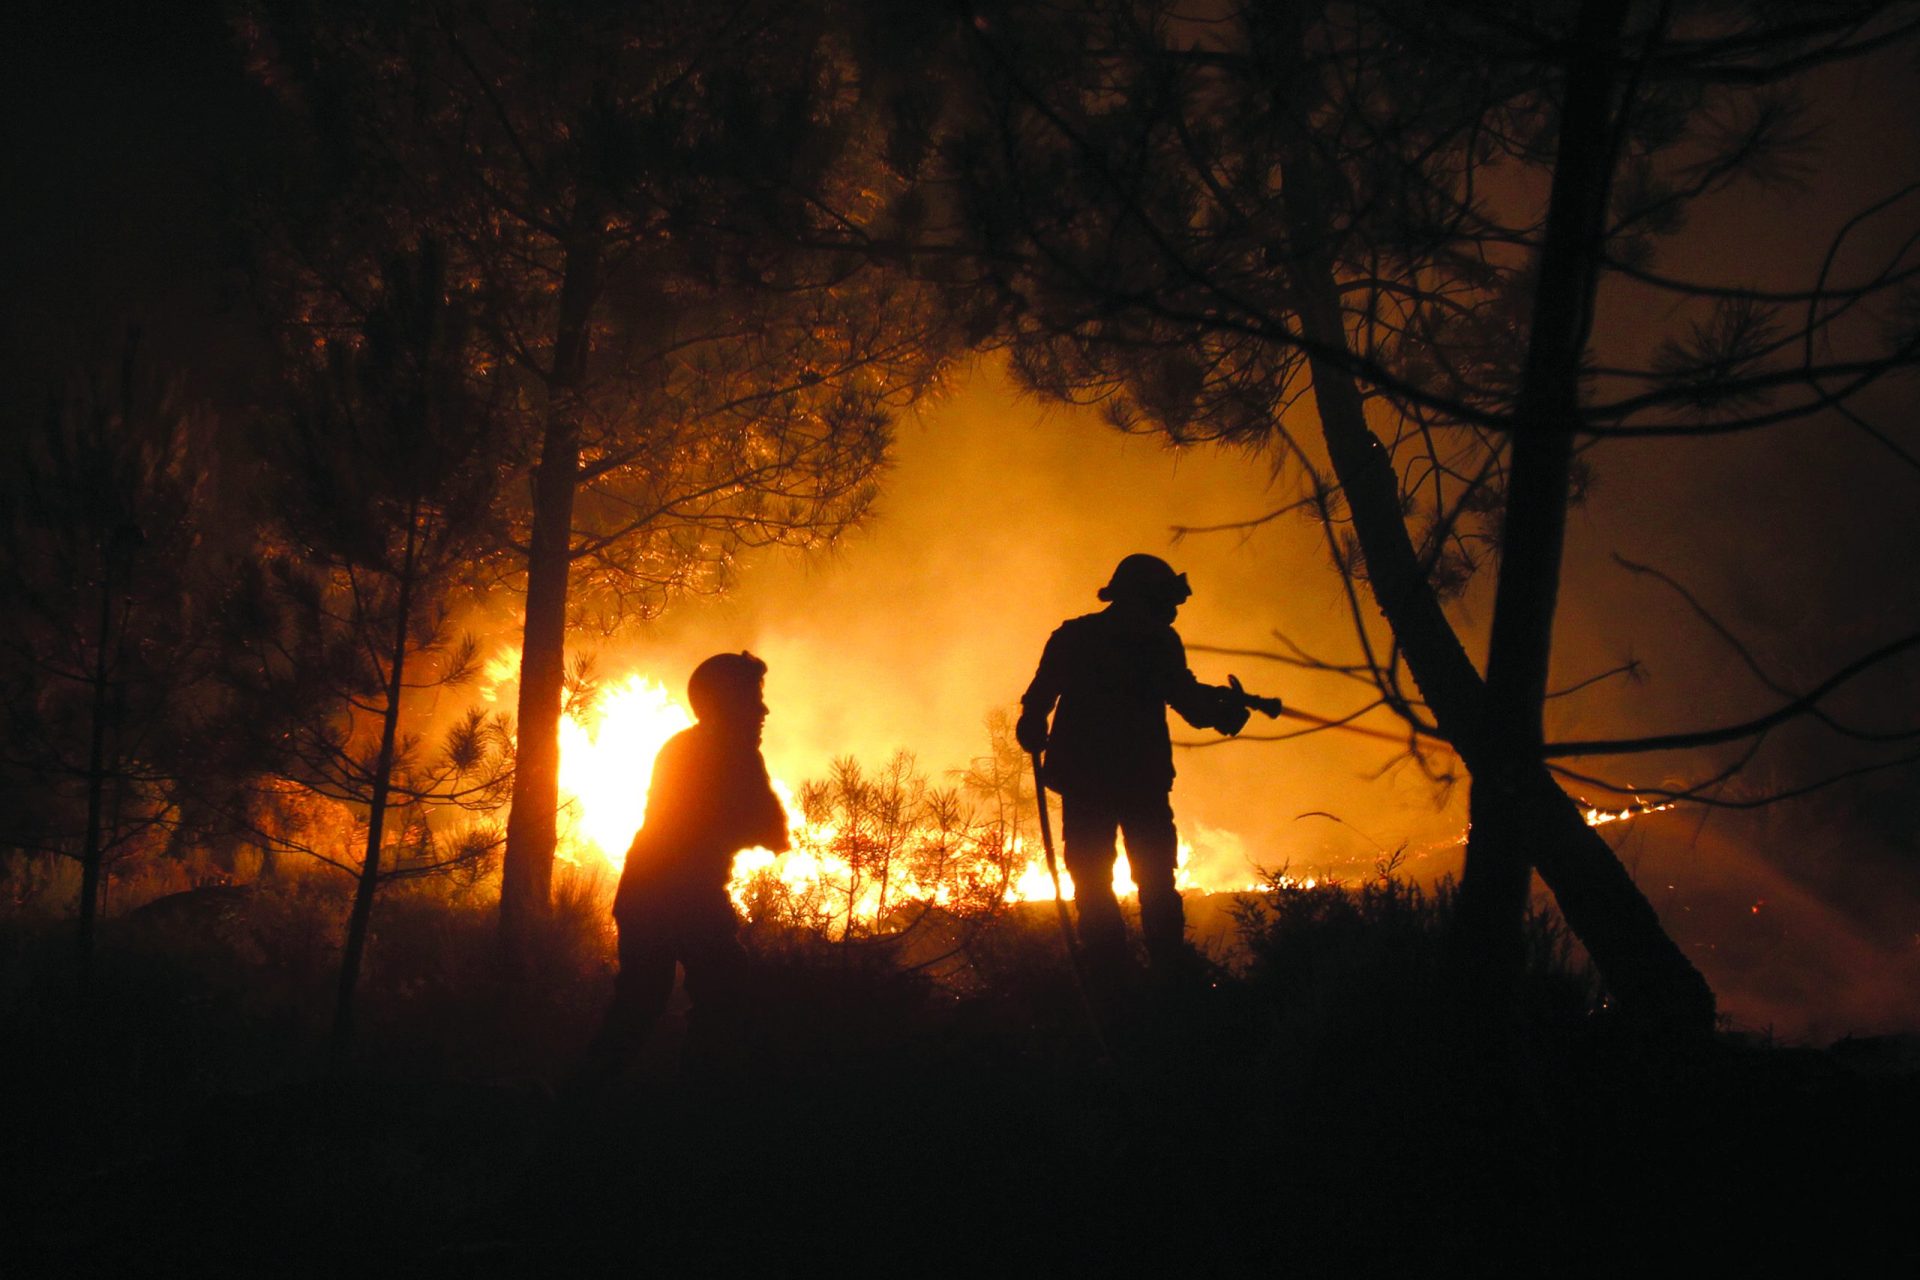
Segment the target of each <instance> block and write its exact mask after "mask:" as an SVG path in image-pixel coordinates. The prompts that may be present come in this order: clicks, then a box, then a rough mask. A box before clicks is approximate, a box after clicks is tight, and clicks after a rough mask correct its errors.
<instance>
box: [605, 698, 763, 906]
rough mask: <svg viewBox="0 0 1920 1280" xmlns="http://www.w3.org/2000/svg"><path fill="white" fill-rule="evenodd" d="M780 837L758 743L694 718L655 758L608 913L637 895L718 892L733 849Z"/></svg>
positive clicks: (730, 864)
mask: <svg viewBox="0 0 1920 1280" xmlns="http://www.w3.org/2000/svg"><path fill="white" fill-rule="evenodd" d="M787 843H788V841H787V815H786V811H785V810H783V809H782V808H781V807H780V800H779V798H778V797H777V796H775V795H774V794H773V784H772V783H771V782H770V781H769V779H768V777H767V764H766V761H765V760H763V759H762V758H761V756H760V748H759V746H758V745H757V744H755V743H754V742H753V741H752V740H751V739H749V738H741V737H738V736H736V735H730V734H727V733H725V732H722V731H720V730H719V729H716V728H715V727H713V726H710V725H708V724H706V723H704V722H703V723H701V724H696V725H694V726H693V727H692V728H691V729H686V730H683V731H682V732H680V733H677V734H675V735H674V736H673V737H672V738H670V739H668V741H667V745H666V746H664V747H662V748H660V754H659V756H658V757H656V758H655V760H654V763H653V784H652V786H651V788H650V789H649V790H648V792H647V816H646V821H645V823H644V824H643V825H642V826H641V828H640V831H639V834H637V835H636V836H634V838H633V846H632V848H630V849H628V850H627V865H626V868H625V869H624V870H623V871H622V872H621V875H620V888H619V891H618V893H617V894H616V895H615V897H614V906H613V909H614V913H615V914H616V915H618V914H621V913H622V912H623V911H625V910H628V909H630V908H631V907H632V906H633V905H634V904H635V903H637V902H639V901H640V900H642V899H658V898H663V897H670V898H683V897H685V896H687V895H689V894H701V893H707V894H711V893H713V892H716V891H717V892H722V893H724V892H725V890H726V884H727V878H728V876H729V875H730V874H731V873H732V869H733V855H734V854H736V853H738V852H739V851H740V850H742V849H751V848H755V847H762V848H768V849H773V850H776V851H778V850H783V849H785V848H786V847H787Z"/></svg>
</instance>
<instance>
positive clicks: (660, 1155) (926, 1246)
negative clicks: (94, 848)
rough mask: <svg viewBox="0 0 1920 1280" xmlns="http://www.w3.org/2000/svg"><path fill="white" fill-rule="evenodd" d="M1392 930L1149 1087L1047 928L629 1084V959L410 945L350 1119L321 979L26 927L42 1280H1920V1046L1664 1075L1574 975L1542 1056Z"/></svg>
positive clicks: (1319, 966)
mask: <svg viewBox="0 0 1920 1280" xmlns="http://www.w3.org/2000/svg"><path fill="white" fill-rule="evenodd" d="M1388 905H1389V910H1388V911H1387V913H1386V915H1385V916H1380V915H1378V913H1377V912H1376V914H1375V915H1374V916H1369V917H1366V918H1360V917H1354V918H1349V919H1344V920H1341V919H1330V918H1326V915H1325V913H1320V915H1319V916H1318V917H1315V913H1311V912H1309V913H1305V914H1304V915H1303V914H1301V913H1295V917H1296V918H1294V919H1292V920H1291V922H1290V923H1288V924H1287V925H1286V928H1287V929H1288V930H1290V932H1289V933H1287V935H1286V936H1284V937H1281V936H1279V935H1277V934H1275V933H1274V932H1273V930H1274V929H1275V928H1277V927H1279V926H1277V925H1276V924H1275V923H1274V922H1273V921H1271V920H1270V921H1269V925H1268V930H1267V932H1266V933H1264V934H1262V933H1260V932H1258V931H1256V932H1255V933H1254V934H1253V935H1251V936H1250V939H1249V941H1250V958H1249V959H1248V962H1247V963H1246V964H1245V965H1243V966H1241V967H1240V968H1239V969H1238V970H1237V971H1236V972H1235V973H1233V974H1227V973H1224V972H1221V973H1215V974H1213V975H1211V977H1210V978H1208V979H1206V980H1203V981H1200V982H1197V983H1194V984H1190V985H1189V986H1187V987H1185V988H1183V989H1180V990H1178V991H1172V992H1166V991H1153V990H1146V989H1143V990H1141V991H1139V992H1137V993H1134V995H1133V996H1132V997H1131V998H1130V999H1129V1000H1127V1001H1125V1002H1124V1003H1123V1004H1122V1006H1121V1007H1120V1008H1118V1009H1117V1010H1115V1011H1114V1012H1113V1013H1112V1014H1111V1015H1110V1016H1109V1019H1108V1021H1107V1024H1106V1029H1107V1032H1108V1048H1109V1050H1110V1053H1107V1054H1103V1052H1102V1050H1101V1048H1100V1046H1099V1044H1098V1043H1097V1042H1096V1041H1095V1039H1094V1037H1093V1036H1092V1035H1091V1034H1090V1033H1089V1032H1088V1030H1087V1026H1086V1022H1085V1020H1084V1018H1083V1016H1082V1014H1081V1010H1080V1006H1079V1004H1078V1001H1077V998H1076V995H1075V992H1074V989H1073V986H1072V984H1071V982H1070V981H1069V980H1068V978H1067V977H1066V973H1065V970H1064V968H1063V966H1062V965H1061V964H1060V963H1059V959H1058V954H1057V952H1056V951H1054V950H1053V949H1052V948H1053V945H1054V944H1053V939H1052V938H1051V937H1050V936H1049V935H1048V934H1047V933H1046V932H1045V931H1044V929H1043V928H1040V927H1037V926H1038V925H1039V924H1043V923H1044V922H1043V921H1041V922H1035V921H1021V920H1017V919H1016V920H1011V921H1008V922H1007V923H1006V924H1005V925H1004V926H1003V927H1002V929H1001V931H1000V933H999V936H998V937H997V938H994V939H988V940H984V941H982V942H981V944H980V946H979V948H978V951H977V959H978V964H977V968H976V971H975V972H974V973H973V974H971V975H970V977H969V981H968V982H967V984H965V987H964V989H956V988H955V987H954V986H953V985H952V984H950V983H949V984H942V983H939V982H933V981H930V980H927V979H925V978H924V977H920V976H915V975H912V974H902V973H901V972H900V971H899V969H898V968H897V967H896V966H893V965H890V964H885V963H878V962H875V960H874V959H873V958H872V957H871V956H863V955H861V954H860V953H858V952H854V951H847V950H843V949H838V948H834V947H831V946H826V945H820V946H816V947H813V948H810V949H809V948H805V947H792V946H789V947H784V948H780V949H777V950H776V951H775V952H774V954H773V956H772V958H771V960H770V962H769V976H768V984H769V985H768V1011H767V1015H766V1017H765V1019H764V1021H763V1024H762V1029H761V1033H760V1035H759V1037H758V1041H757V1042H756V1043H754V1044H752V1045H750V1046H744V1047H735V1048H733V1049H729V1050H725V1051H713V1052H707V1053H701V1052H699V1050H698V1046H693V1047H691V1048H690V1049H689V1051H688V1053H687V1054H686V1055H684V1056H683V1054H682V1048H683V1046H682V1045H681V1044H679V1043H678V1036H679V1033H680V1030H681V1024H680V1023H679V1021H678V1020H675V1021H674V1022H672V1023H671V1024H670V1025H668V1026H666V1027H663V1028H662V1032H661V1034H660V1035H659V1036H658V1037H657V1038H656V1041H655V1044H654V1046H653V1049H652V1052H651V1053H650V1056H649V1058H648V1060H647V1061H645V1062H643V1063H641V1064H639V1065H638V1068H637V1069H636V1070H635V1071H634V1072H633V1073H631V1074H630V1075H629V1076H628V1077H626V1078H624V1079H621V1080H617V1081H613V1082H602V1083H599V1084H595V1085H583V1084H581V1083H579V1082H577V1081H575V1080H573V1078H572V1072H573V1069H574V1065H575V1059H576V1057H577V1053H578V1049H579V1046H580V1045H581V1044H582V1043H583V1042H584V1040H585V1038H586V1036H587V1034H588V1033H589V1031H590V1030H591V1026H592V1018H593V1011H594V1009H595V1007H596V1006H597V1004H598V1002H599V1001H600V999H601V998H603V996H604V991H605V975H604V973H603V972H600V971H599V970H598V962H597V961H596V960H595V959H594V956H593V954H592V953H591V948H586V949H580V948H575V949H573V950H569V949H568V947H567V946H565V945H561V946H558V947H557V948H556V951H555V954H554V955H553V956H551V957H549V958H548V960H549V968H548V969H547V970H546V971H545V976H544V977H542V978H541V979H539V980H521V981H519V982H510V981H507V980H505V979H503V978H501V977H500V976H499V975H497V974H488V973H485V972H484V971H483V966H481V965H480V963H479V961H478V960H472V959H471V957H473V956H476V955H477V954H478V948H479V946H480V943H479V941H478V938H479V931H480V926H479V925H478V924H471V922H469V923H470V927H469V925H462V924H461V923H460V921H459V920H458V919H457V918H454V917H453V916H451V915H450V916H449V918H448V919H446V920H442V921H440V922H439V923H438V925H434V924H433V922H432V920H431V919H430V918H429V917H423V918H422V919H425V920H426V923H424V924H423V923H422V922H421V920H414V921H412V922H411V923H409V922H408V921H406V920H404V919H403V920H397V921H395V922H394V924H393V926H392V927H391V929H390V934H391V936H390V937H389V938H388V939H386V945H387V948H388V963H387V965H386V967H385V968H384V969H383V970H382V971H381V972H380V973H379V974H378V975H375V976H374V977H373V978H372V979H371V980H372V981H373V987H372V989H371V990H370V991H369V998H368V1006H367V1013H366V1020H365V1029H364V1034H363V1037H362V1043H361V1052H360V1055H359V1057H358V1058H357V1060H356V1065H355V1068H354V1071H353V1072H352V1074H351V1076H350V1077H349V1078H347V1079H346V1080H345V1081H343V1082H341V1083H338V1084H327V1083H324V1082H323V1080H322V1073H321V1071H320V1067H319V1064H320V1062H321V1060H322V1059H321V1055H320V1052H319V1045H318V1041H317V1031H316V1027H317V1026H318V1025H320V1023H321V1020H320V1019H318V1018H317V1016H316V1015H315V1011H314V1008H313V1007H312V1004H313V1002H312V1000H310V999H308V998H307V997H308V996H310V995H311V994H312V992H303V991H302V989H301V987H302V981H303V977H302V973H303V971H302V968H301V965H300V964H299V963H297V962H295V961H288V960H286V959H285V958H284V957H280V958H275V956H273V955H267V954H265V953H264V952H262V951H261V950H259V949H258V948H256V950H255V951H253V952H247V951H245V949H244V948H241V949H240V950H239V951H237V952H236V951H235V950H234V941H233V938H232V937H231V936H227V937H226V938H225V940H224V941H222V940H221V939H219V938H215V939H212V940H209V939H207V938H206V937H205V936H202V935H196V937H195V939H194V940H193V941H192V943H191V944H188V943H186V942H183V941H182V940H181V939H180V938H179V937H177V936H175V937H168V936H165V935H164V934H153V933H149V934H140V933H138V931H135V930H131V929H123V930H121V931H120V934H119V935H118V936H117V937H113V938H110V939H109V942H110V946H109V948H108V951H107V953H106V954H105V955H104V956H103V964H102V968H101V973H100V975H99V978H98V980H97V981H96V983H95V985H94V993H93V995H92V996H91V997H90V998H89V999H88V1000H86V1001H79V1000H77V999H75V998H73V997H72V996H71V994H70V993H67V994H62V991H61V985H60V982H59V981H58V979H57V977H56V976H53V974H54V967H53V963H52V962H53V957H54V952H53V951H52V950H50V949H49V947H50V941H49V938H48V937H47V936H41V935H38V934H35V933H34V932H33V931H32V930H23V929H21V928H19V927H15V928H14V930H13V932H12V933H11V934H10V935H9V936H8V938H7V943H8V947H9V953H8V957H7V958H8V960H9V967H10V969H11V971H12V972H11V976H10V977H9V978H8V979H6V983H7V985H6V987H5V991H4V995H5V999H6V1002H7V1004H6V1010H5V1012H6V1018H7V1022H6V1034H5V1036H4V1049H0V1054H3V1055H4V1070H5V1076H4V1080H3V1081H0V1083H4V1086H5V1095H4V1104H0V1105H3V1106H4V1110H3V1111H0V1123H3V1124H4V1128H5V1132H6V1141H5V1150H6V1155H5V1160H6V1165H5V1173H4V1178H5V1181H4V1185H0V1195H3V1196H4V1203H5V1204H6V1206H7V1212H6V1217H7V1219H8V1220H9V1223H10V1225H9V1228H8V1239H7V1243H6V1246H5V1248H6V1262H5V1265H4V1266H3V1267H0V1271H4V1272H5V1274H7V1275H10V1276H28V1275H79V1274H105V1273H109V1272H121V1273H125V1274H134V1275H143V1274H147V1275H152V1274H199V1275H266V1274H273V1275H322V1274H326V1275H350V1274H355V1273H359V1274H396V1273H400V1274H438V1273H447V1274H456V1273H457V1274H465V1275H516V1274H536V1273H539V1274H545V1273H548V1272H550V1271H557V1270H558V1269H560V1268H566V1269H568V1270H572V1271H575V1272H579V1273H585V1274H603V1273H606V1274H611V1273H614V1272H619V1273H623V1274H649V1273H657V1274H752V1275H782V1274H795V1275H817V1274H826V1273H847V1274H857V1275H868V1274H901V1275H928V1274H953V1273H962V1272H991V1273H994V1274H1055V1275H1064V1274H1139V1273H1141V1272H1143V1271H1147V1270H1150V1269H1157V1268H1168V1269H1172V1270H1176V1271H1177V1272H1178V1273H1179V1274H1183V1275H1200V1274H1261V1273H1269V1274H1270V1273H1295V1274H1307V1275H1312V1274H1371V1273H1381V1272H1401V1273H1423V1274H1483V1275H1491V1274H1543V1275H1544V1274H1552V1275H1622V1274H1629V1273H1634V1272H1639V1271H1643V1270H1646V1269H1650V1268H1656V1267H1657V1268H1659V1269H1660V1270H1661V1271H1662V1272H1673V1271H1676V1270H1678V1271H1679V1273H1680V1274H1687V1273H1688V1272H1689V1271H1691V1272H1692V1273H1694V1274H1699V1275H1716V1274H1734V1273H1738V1272H1750V1273H1754V1274H1777V1273H1780V1272H1783V1271H1791V1270H1794V1269H1797V1268H1798V1267H1799V1266H1801V1265H1803V1264H1804V1265H1809V1266H1810V1265H1822V1266H1823V1268H1831V1267H1834V1266H1839V1267H1844V1268H1846V1269H1847V1270H1849V1271H1853V1272H1855V1273H1863V1272H1864V1271H1865V1270H1867V1269H1872V1270H1875V1271H1878V1270H1881V1269H1885V1270H1886V1271H1888V1272H1891V1273H1894V1274H1911V1273H1912V1265H1913V1264H1914V1263H1915V1262H1916V1261H1920V1244H1916V1237H1915V1233H1914V1232H1913V1231H1912V1229H1911V1227H1910V1226H1909V1225H1908V1223H1909V1221H1910V1213H1909V1211H1910V1209H1911V1201H1910V1191H1909V1189H1908V1179H1907V1177H1906V1172H1907V1171H1908V1170H1910V1168H1911V1163H1912V1159H1913V1147H1914V1141H1915V1137H1916V1135H1920V1123H1917V1122H1920V1060H1917V1058H1920V1055H1916V1052H1915V1045H1914V1043H1913V1042H1912V1041H1908V1040H1881V1041H1854V1042H1843V1043H1842V1044H1841V1045H1838V1046H1835V1047H1833V1048H1832V1049H1829V1050H1822V1051H1815V1050H1808V1049H1783V1048H1770V1047H1764V1046H1756V1045H1754V1044H1752V1043H1750V1042H1743V1041H1740V1040H1737V1039H1735V1038H1731V1037H1728V1038H1725V1039H1722V1040H1720V1041H1718V1042H1715V1043H1712V1044H1707V1045H1698V1046H1693V1047H1691V1048H1689V1049H1687V1050H1684V1051H1680V1050H1674V1049H1671V1048H1662V1047H1655V1046H1651V1045H1648V1044H1645V1043H1642V1042H1641V1041H1640V1040H1638V1039H1637V1038H1636V1037H1635V1036H1634V1035H1633V1034H1632V1033H1631V1031H1630V1030H1629V1029H1628V1028H1626V1027H1623V1026H1620V1025H1618V1024H1617V1023H1616V1022H1615V1021H1613V1020H1611V1019H1609V1018H1608V1017H1607V1016H1606V1015H1605V1014H1604V1013H1600V1014H1596V1013H1593V1012H1591V1011H1590V1010H1589V1009H1588V1008H1586V1007H1585V1005H1584V1004H1583V1003H1582V1001H1581V1000H1580V999H1579V998H1578V991H1579V984H1578V982H1577V981H1576V980H1575V979H1574V978H1573V977H1572V976H1571V975H1568V974H1566V973H1556V972H1554V971H1552V967H1551V966H1546V967H1545V968H1543V969H1542V971H1541V972H1540V973H1538V974H1536V978H1535V982H1534V985H1533V987H1532V989H1531V990H1530V993H1529V1007H1528V1017H1527V1030H1526V1035H1525V1043H1524V1044H1523V1045H1522V1047H1521V1049H1520V1050H1519V1052H1518V1054H1517V1056H1513V1057H1503V1056H1502V1055H1499V1054H1495V1053H1489V1052H1485V1051H1483V1050H1482V1049H1481V1048H1478V1047H1472V1046H1464V1045H1462V1043H1461V1042H1460V1039H1459V1037H1457V1036H1454V1035H1451V1034H1449V1032H1448V1029H1447V1028H1446V1027H1445V1026H1444V1025H1443V1023H1444V1019H1441V1018H1440V1017H1438V1016H1437V1014H1436V1010H1437V1009H1438V1007H1439V1001H1438V1000H1437V998H1436V996H1435V990H1434V987H1433V985H1432V968H1431V965H1430V963H1429V962H1430V959H1431V957H1430V954H1429V951H1430V948H1427V947H1426V946H1425V944H1424V942H1423V941H1422V940H1423V939H1425V938H1426V937H1427V932H1428V931H1427V929H1426V928H1425V925H1420V927H1412V926H1410V925H1409V920H1411V917H1408V918H1406V919H1397V920H1396V918H1395V917H1394V916H1393V912H1392V909H1391V905H1392V904H1390V903H1389V904H1388ZM1376 906H1377V904H1376ZM1333 914H1334V915H1336V916H1337V915H1338V914H1339V913H1338V912H1335V913H1333ZM1309 917H1315V918H1309ZM1415 923H1416V924H1418V922H1415ZM1426 923H1427V924H1430V923H1431V921H1427V922H1426ZM436 928H438V929H439V932H438V933H437V934H436V933H435V929H436ZM463 930H465V932H463ZM469 935H471V936H469ZM255 941H256V942H257V941H258V939H257V938H256V939H255ZM279 941H280V942H281V943H284V942H285V941H286V940H285V939H284V938H281V939H279ZM415 945H417V946H419V947H420V948H421V951H420V955H418V956H413V957H412V958H411V959H409V952H408V948H409V946H415ZM324 952H325V948H324V947H320V948H319V951H318V952H317V953H316V954H319V955H322V956H324ZM234 954H239V955H241V956H242V957H243V959H245V960H246V963H244V964H239V963H235V962H232V960H231V956H232V955H234ZM428 954H433V955H438V956H440V957H441V961H439V962H434V963H429V962H428V961H426V960H425V959H423V958H422V957H424V956H426V955H428ZM461 954H466V955H468V956H469V958H470V960H471V965H470V967H469V968H467V969H464V970H462V969H459V968H458V967H457V966H456V967H455V968H451V969H449V968H447V967H446V965H445V963H444V960H445V957H446V956H448V955H454V956H458V955H461ZM263 957H264V958H263ZM436 964H437V965H438V967H436ZM323 971H324V965H316V966H314V972H313V974H312V975H309V976H311V977H312V978H313V979H314V980H315V981H317V979H318V978H319V976H321V974H322V973H323ZM456 979H457V981H456ZM1895 1268H1898V1270H1897V1271H1895V1270H1894V1269H1895Z"/></svg>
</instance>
